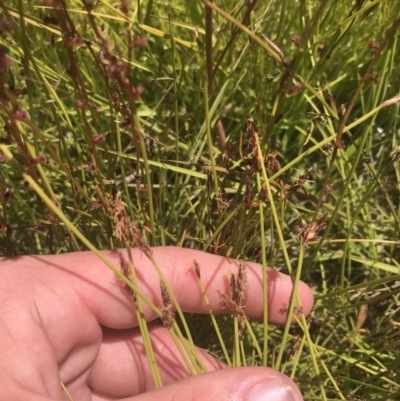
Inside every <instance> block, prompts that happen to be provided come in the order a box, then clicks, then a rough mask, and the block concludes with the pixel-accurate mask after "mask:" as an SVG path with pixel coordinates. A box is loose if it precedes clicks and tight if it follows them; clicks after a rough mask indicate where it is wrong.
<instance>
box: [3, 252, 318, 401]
mask: <svg viewBox="0 0 400 401" xmlns="http://www.w3.org/2000/svg"><path fill="white" fill-rule="evenodd" d="M122 253H123V255H125V253H124V251H123V252H122ZM132 253H133V257H134V261H135V267H136V271H137V275H138V280H139V287H140V289H141V291H142V292H143V293H144V294H145V295H146V296H147V297H149V298H150V299H151V301H152V302H153V303H154V304H155V305H157V306H162V301H161V295H160V290H159V276H158V275H157V273H156V271H155V269H154V267H153V265H152V264H151V262H150V261H149V260H148V258H147V257H146V256H145V255H144V254H142V253H141V252H140V251H139V250H132ZM104 255H105V256H106V257H107V258H108V259H109V260H111V261H112V262H113V263H114V265H115V266H118V265H119V256H118V254H117V252H112V251H105V252H104ZM153 255H154V258H155V260H156V261H157V262H158V264H159V266H161V268H162V270H163V273H164V274H165V276H166V278H167V281H168V282H169V283H170V285H171V287H172V290H173V292H174V294H175V296H176V298H177V299H178V302H179V304H180V306H181V308H182V310H183V311H186V312H194V313H207V312H208V311H207V306H206V305H205V303H204V299H203V297H202V294H201V292H200V290H199V287H198V283H197V280H196V279H195V278H194V276H193V273H191V272H190V266H192V265H193V260H194V259H195V260H197V262H198V263H199V265H200V266H201V278H202V281H203V282H204V284H205V287H206V289H207V295H208V297H209V300H210V303H211V306H212V309H213V311H214V313H222V312H225V313H230V311H228V310H221V306H220V299H219V296H218V293H217V290H220V291H225V290H227V288H229V286H228V284H227V271H228V270H236V267H235V263H237V262H235V261H228V260H227V259H226V258H223V257H219V256H215V255H210V254H206V253H204V252H200V251H194V250H188V249H183V248H173V247H167V248H153ZM0 262H1V263H0V355H1V356H0V388H1V394H2V395H1V397H0V398H2V399H4V400H10V401H12V400H29V401H50V400H66V399H67V397H66V395H65V393H64V391H63V390H62V388H61V385H60V383H63V384H64V385H65V386H66V387H67V389H68V392H69V394H71V396H72V398H73V400H74V401H89V400H91V401H106V400H107V401H108V400H117V399H121V398H127V397H131V398H129V399H130V400H132V401H155V400H162V401H170V400H171V401H172V400H174V401H181V400H182V401H183V400H185V401H186V400H187V399H189V400H193V401H197V400H199V401H200V400H202V401H203V400H214V399H219V400H248V401H262V400H271V399H273V400H274V401H283V400H285V401H289V400H295V401H297V400H302V396H301V394H300V391H299V390H298V388H297V387H296V386H295V384H294V383H293V382H292V381H291V380H290V379H289V378H287V377H286V376H284V375H283V374H282V373H279V372H276V371H274V370H272V369H270V368H264V367H243V368H234V369H224V365H223V364H222V363H221V362H219V361H218V360H217V359H215V358H213V357H212V356H211V355H209V354H207V353H205V352H203V351H201V350H199V353H201V358H202V360H203V361H204V363H205V364H206V366H207V368H208V369H209V370H210V371H212V372H211V373H206V374H203V375H199V376H193V377H190V375H189V372H188V371H187V368H186V366H185V364H184V362H183V361H182V359H181V357H180V355H179V354H178V352H177V351H176V346H175V345H174V343H173V341H172V339H171V336H170V333H169V331H168V330H167V329H166V328H164V327H160V326H159V325H157V324H155V323H149V331H150V335H151V339H152V344H153V348H154V352H155V356H156V360H157V362H158V365H159V369H160V374H161V378H162V382H163V384H164V387H163V388H161V389H158V390H155V389H154V385H153V381H152V376H151V372H150V368H149V365H148V362H147V357H146V353H145V351H144V346H143V343H142V340H141V335H140V332H139V329H138V327H137V318H136V313H135V311H134V307H133V302H132V299H131V298H130V296H129V294H128V293H127V291H126V290H125V289H124V286H123V285H121V282H120V280H118V279H117V278H116V276H115V274H114V273H113V272H112V271H111V270H110V269H109V268H108V267H106V266H105V265H104V264H103V263H102V262H101V261H100V260H99V258H98V257H97V256H96V255H94V254H93V253H91V252H77V253H69V254H63V255H51V256H23V257H17V258H3V259H0ZM246 267H247V280H248V284H247V288H248V291H247V295H246V305H245V306H246V308H245V312H246V315H247V316H248V317H249V318H250V319H255V320H261V319H262V313H263V296H262V276H261V268H260V265H258V264H256V263H250V262H246ZM291 290H292V284H291V280H290V278H289V277H288V276H286V275H284V274H281V273H278V272H276V271H272V270H270V271H269V273H268V297H269V311H268V313H269V318H270V323H273V324H283V323H285V319H286V317H285V316H282V315H281V314H280V313H279V309H281V308H282V307H283V306H284V305H285V304H287V303H288V302H289V297H290V295H291ZM298 292H299V296H300V298H301V301H302V305H303V311H304V313H305V314H308V313H309V312H310V310H311V308H312V305H313V295H312V292H311V290H310V288H309V287H308V286H307V285H306V284H304V283H302V282H301V283H300V285H299V290H298ZM143 307H144V315H145V317H146V320H147V321H149V322H150V321H151V320H154V319H155V318H156V317H157V316H156V314H155V313H154V311H153V310H152V309H151V308H150V307H148V306H147V305H146V304H144V305H143Z"/></svg>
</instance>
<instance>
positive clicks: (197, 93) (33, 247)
mask: <svg viewBox="0 0 400 401" xmlns="http://www.w3.org/2000/svg"><path fill="white" fill-rule="evenodd" d="M0 10H1V16H0V45H1V48H0V84H1V89H0V104H1V110H0V114H1V119H2V122H1V125H2V126H3V128H2V129H1V130H0V142H1V144H0V148H1V151H2V152H1V153H0V163H1V164H0V196H1V206H0V207H1V209H0V210H1V226H0V227H1V233H0V254H2V255H3V256H5V255H7V256H11V255H20V254H27V253H44V254H46V253H61V252H67V251H76V250H83V249H92V250H96V249H106V248H116V247H129V246H139V247H141V248H142V249H143V251H144V252H147V246H148V245H151V246H153V245H180V246H184V247H189V248H195V249H202V250H205V251H207V252H211V253H216V254H220V255H225V256H229V257H232V258H238V259H242V260H256V261H259V262H260V263H262V264H263V265H264V266H266V265H267V266H271V267H272V268H275V269H279V270H282V271H284V272H287V273H290V274H291V275H292V277H293V280H294V282H295V283H296V282H298V280H299V279H302V280H303V281H306V282H308V283H309V285H310V286H311V287H312V288H313V289H314V291H315V294H316V306H315V309H314V311H313V314H312V317H311V318H310V319H305V317H304V316H301V313H297V315H298V316H299V320H300V324H299V326H298V327H294V326H293V327H290V326H287V327H284V328H275V327H267V326H266V327H263V326H262V325H258V324H253V323H252V326H251V327H252V330H253V331H252V330H251V329H250V326H247V327H246V330H245V333H244V336H243V339H240V338H239V337H238V336H237V335H234V336H233V337H232V334H233V329H232V323H231V319H227V318H218V319H217V324H218V325H219V327H220V330H221V332H222V336H223V339H224V341H225V344H226V349H228V354H230V351H229V350H230V349H232V346H233V347H234V348H233V349H234V350H235V358H234V359H233V360H230V363H231V364H236V365H237V364H247V365H249V364H268V366H274V367H275V368H277V369H280V370H282V371H284V372H285V373H286V374H288V375H290V376H291V377H292V378H293V379H294V380H295V381H296V383H297V384H298V385H299V386H300V388H301V389H302V391H303V393H304V396H305V399H307V400H312V399H318V400H320V399H322V400H327V399H329V400H363V399H372V398H371V396H372V395H373V399H375V400H392V399H400V384H399V380H398V376H396V374H398V372H399V366H400V354H399V349H400V334H399V329H400V328H399V326H400V318H399V316H400V300H399V291H400V284H399V282H400V264H399V254H400V252H399V244H400V243H399V240H400V237H399V236H400V213H399V211H400V210H399V208H400V202H399V199H400V197H399V181H400V165H399V163H398V161H399V159H400V148H399V145H400V127H399V106H398V105H399V103H400V96H399V87H400V85H399V84H400V80H399V77H400V50H399V43H398V42H399V26H400V2H398V1H389V0H373V1H367V0H354V1H347V0H339V1H338V0H320V1H317V0H308V1H306V0H297V1H286V0H283V1H282V0H281V1H277V0H270V1H257V0H253V1H232V0H224V1H216V2H211V1H207V0H202V1H195V0H186V1H185V0H173V1H172V0H171V1H152V0H147V1H143V2H140V1H138V2H132V3H131V2H128V1H125V0H122V1H121V2H119V1H111V2H109V1H106V0H99V1H96V2H94V1H93V2H92V1H90V0H83V1H81V2H79V1H64V0H43V2H42V3H41V4H39V3H38V2H30V1H24V0H19V1H17V0H11V1H7V2H5V1H3V0H0ZM292 299H293V300H294V299H295V297H294V296H293V297H292ZM287 309H288V312H289V315H292V314H293V313H296V312H299V311H298V310H297V311H296V310H295V308H294V304H293V303H291V304H290V305H287ZM240 319H241V316H240V314H237V315H236V317H235V319H234V321H235V323H234V326H235V333H237V331H236V330H237V329H238V325H237V324H238V321H239V327H240ZM209 320H210V319H209V317H208V316H207V317H202V318H199V317H196V316H187V321H188V324H189V326H190V327H191V328H192V334H193V337H194V340H195V342H197V343H200V344H202V345H203V346H204V347H207V348H209V349H210V350H211V351H212V352H214V353H216V354H218V355H220V356H221V358H225V359H226V356H225V357H224V354H223V353H221V345H220V343H219V341H218V339H217V337H214V336H213V335H212V333H214V332H215V330H214V328H213V326H212V325H211V323H210V322H209ZM180 323H182V322H180ZM204 333H208V335H207V338H208V341H207V343H204V342H203V343H202V342H201V341H202V340H201V339H202V338H204ZM253 333H254V335H253ZM196 334H197V335H196ZM232 340H233V343H232ZM225 352H226V351H225Z"/></svg>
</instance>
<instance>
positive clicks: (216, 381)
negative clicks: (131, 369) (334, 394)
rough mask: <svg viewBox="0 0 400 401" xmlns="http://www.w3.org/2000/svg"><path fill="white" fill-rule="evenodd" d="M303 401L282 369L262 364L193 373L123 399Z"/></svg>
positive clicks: (132, 400)
mask: <svg viewBox="0 0 400 401" xmlns="http://www.w3.org/2000/svg"><path fill="white" fill-rule="evenodd" d="M128 400H130V401H159V400H163V401H187V400H191V401H204V400H224V401H271V400H273V401H303V397H302V395H301V393H300V390H299V389H298V387H297V386H296V385H295V384H294V383H293V381H292V380H290V379H289V378H288V377H287V376H285V375H284V374H283V373H280V372H277V371H275V370H273V369H270V368H264V367H242V368H231V369H223V370H217V371H214V372H210V373H205V374H202V375H200V376H193V377H190V378H188V379H185V380H181V381H179V382H176V383H174V384H171V385H168V386H165V387H163V388H160V389H158V390H154V391H150V392H148V393H144V394H141V395H138V396H135V397H132V398H129V399H125V401H128Z"/></svg>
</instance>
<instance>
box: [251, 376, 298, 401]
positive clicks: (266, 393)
mask: <svg viewBox="0 0 400 401" xmlns="http://www.w3.org/2000/svg"><path fill="white" fill-rule="evenodd" d="M271 400H273V401H303V397H302V396H301V393H300V390H298V389H297V388H293V387H292V386H290V385H289V384H288V383H287V382H286V381H283V380H281V379H280V378H279V377H276V378H275V379H274V380H271V381H268V382H263V383H257V384H255V385H254V386H253V387H250V389H249V391H248V393H247V401H271Z"/></svg>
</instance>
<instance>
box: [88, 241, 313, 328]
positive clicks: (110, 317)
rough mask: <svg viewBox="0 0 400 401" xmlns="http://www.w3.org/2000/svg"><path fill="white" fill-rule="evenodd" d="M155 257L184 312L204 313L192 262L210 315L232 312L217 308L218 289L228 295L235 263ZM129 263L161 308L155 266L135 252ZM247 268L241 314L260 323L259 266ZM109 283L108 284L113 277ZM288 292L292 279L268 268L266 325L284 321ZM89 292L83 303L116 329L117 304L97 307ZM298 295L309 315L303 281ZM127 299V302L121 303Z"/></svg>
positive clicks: (182, 253)
mask: <svg viewBox="0 0 400 401" xmlns="http://www.w3.org/2000/svg"><path fill="white" fill-rule="evenodd" d="M122 255H123V257H124V258H126V253H125V252H124V251H123V252H122ZM88 256H89V255H88ZM107 256H108V257H109V258H110V259H114V261H115V263H119V261H116V260H115V258H117V255H115V254H112V253H107ZM153 257H154V259H155V260H156V261H157V263H158V265H159V266H160V267H161V269H162V271H163V273H164V275H165V277H166V280H167V281H168V283H169V284H170V286H171V288H172V291H173V293H174V294H175V296H176V298H177V300H178V303H179V305H180V307H181V309H182V310H183V311H185V312H192V313H208V307H207V305H206V303H205V300H204V296H203V294H202V292H201V290H200V287H199V283H198V279H197V276H196V273H195V271H194V269H193V262H194V260H196V261H197V262H198V264H199V266H200V275H201V280H202V282H203V283H204V286H205V289H206V294H207V297H208V298H209V300H210V304H211V307H212V310H213V312H214V313H230V310H229V309H226V308H225V309H222V308H221V305H220V296H219V294H218V291H219V292H221V293H224V294H227V295H229V294H230V289H229V276H228V272H229V271H233V272H236V271H237V269H238V266H239V263H238V262H237V261H235V260H228V259H227V258H224V257H221V256H216V255H211V254H208V253H205V252H201V251H196V250H190V249H184V248H177V247H160V248H153ZM133 259H134V263H135V266H136V271H137V276H138V280H139V282H140V284H139V287H140V289H141V291H142V292H143V293H144V294H145V295H146V296H147V297H148V298H150V299H151V301H152V302H153V303H154V304H155V305H156V306H157V307H162V300H161V292H160V290H159V288H160V285H159V283H160V277H159V275H158V273H157V271H156V270H155V268H154V266H153V264H152V263H151V261H150V260H149V259H148V258H147V257H146V256H145V255H144V254H142V253H141V252H140V251H139V250H134V251H133ZM93 263H96V265H99V262H95V261H93ZM245 266H246V270H247V292H246V299H245V309H244V310H245V312H246V315H247V316H248V317H249V318H251V319H255V320H261V319H262V316H263V308H264V306H263V284H262V283H263V279H262V267H261V265H259V264H257V263H252V262H245ZM107 277H108V276H107ZM109 279H110V280H111V278H109ZM292 288H293V285H292V281H291V278H290V277H289V276H288V275H285V274H282V273H280V272H277V271H276V270H272V269H269V270H268V285H267V293H268V318H269V322H270V323H272V324H278V325H279V324H284V323H285V322H286V314H285V313H282V309H285V307H287V306H288V304H289V302H290V297H291V292H292ZM87 294H88V295H89V296H90V299H87V297H86V299H87V302H89V304H90V303H91V304H92V305H93V307H96V304H97V311H98V313H99V314H98V315H97V316H98V317H99V319H100V321H101V323H102V324H104V325H105V326H109V327H114V328H118V327H120V326H119V325H120V324H121V322H118V321H115V319H118V318H120V317H122V315H121V310H120V311H119V312H118V313H116V310H115V306H116V305H115V304H114V303H112V302H111V303H110V302H109V300H107V301H106V300H103V302H102V304H101V305H102V307H101V308H99V307H98V302H99V300H100V299H99V298H98V296H94V294H91V293H90V292H89V293H87ZM298 294H299V297H300V299H301V304H302V307H303V313H304V314H306V315H307V314H308V313H309V312H310V311H311V309H312V306H313V294H312V291H311V289H310V288H309V287H308V286H307V285H306V284H305V283H303V282H300V283H299V288H298ZM128 298H129V297H128ZM128 298H127V299H128ZM127 299H125V303H126V301H127ZM119 302H121V300H119ZM128 304H129V301H128ZM144 309H145V316H146V319H147V320H149V321H150V320H153V319H155V318H156V317H157V314H156V313H155V312H154V311H153V310H152V309H151V308H150V307H149V306H146V305H145V306H144ZM129 310H132V309H131V307H130V308H129V309H128V311H129ZM114 318H115V319H114ZM132 319H133V324H134V325H135V324H136V320H135V316H132ZM130 324H132V322H130ZM125 327H126V326H125Z"/></svg>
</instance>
